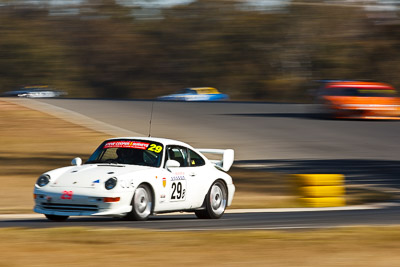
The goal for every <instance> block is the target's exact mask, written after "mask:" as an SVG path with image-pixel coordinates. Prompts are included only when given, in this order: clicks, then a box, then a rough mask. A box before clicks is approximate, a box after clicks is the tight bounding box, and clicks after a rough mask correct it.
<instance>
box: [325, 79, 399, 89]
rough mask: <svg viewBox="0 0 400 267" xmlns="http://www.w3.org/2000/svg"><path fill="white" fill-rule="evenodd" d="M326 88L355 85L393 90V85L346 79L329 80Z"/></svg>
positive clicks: (357, 86)
mask: <svg viewBox="0 0 400 267" xmlns="http://www.w3.org/2000/svg"><path fill="white" fill-rule="evenodd" d="M325 87H326V88H341V87H356V88H369V89H376V90H380V89H382V90H395V89H394V87H393V86H391V85H390V84H387V83H380V82H355V81H348V82H331V83H328V84H327V85H326V86H325Z"/></svg>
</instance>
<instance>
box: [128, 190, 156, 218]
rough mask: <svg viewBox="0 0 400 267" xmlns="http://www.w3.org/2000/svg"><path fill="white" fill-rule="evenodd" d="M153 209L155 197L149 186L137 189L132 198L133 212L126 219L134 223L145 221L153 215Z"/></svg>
mask: <svg viewBox="0 0 400 267" xmlns="http://www.w3.org/2000/svg"><path fill="white" fill-rule="evenodd" d="M152 207H153V196H152V194H151V190H150V188H149V186H147V185H140V186H139V187H138V188H136V191H135V194H134V195H133V198H132V211H131V212H129V213H128V215H126V219H128V220H132V221H145V220H147V219H148V218H149V216H150V214H151V209H152Z"/></svg>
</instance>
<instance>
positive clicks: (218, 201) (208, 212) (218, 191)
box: [194, 180, 228, 219]
mask: <svg viewBox="0 0 400 267" xmlns="http://www.w3.org/2000/svg"><path fill="white" fill-rule="evenodd" d="M204 202H205V209H203V210H195V211H194V213H195V214H196V216H197V218H199V219H219V218H221V217H222V215H224V212H225V209H226V205H227V203H228V190H227V189H226V186H225V184H224V183H223V182H222V181H220V180H218V181H216V182H214V183H213V185H212V186H211V188H210V190H209V191H208V193H207V195H206V198H205V200H204Z"/></svg>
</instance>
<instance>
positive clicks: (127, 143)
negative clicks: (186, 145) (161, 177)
mask: <svg viewBox="0 0 400 267" xmlns="http://www.w3.org/2000/svg"><path fill="white" fill-rule="evenodd" d="M163 149H164V147H163V145H162V144H161V143H158V142H152V141H142V140H125V139H122V140H108V141H105V142H104V143H103V144H101V146H100V147H99V148H98V149H96V151H95V152H94V153H93V155H92V156H90V158H89V160H88V161H87V162H86V163H85V164H93V163H107V164H128V165H141V166H150V167H160V165H161V160H162V154H163V153H162V152H163Z"/></svg>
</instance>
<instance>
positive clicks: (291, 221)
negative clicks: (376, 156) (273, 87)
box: [0, 205, 400, 231]
mask: <svg viewBox="0 0 400 267" xmlns="http://www.w3.org/2000/svg"><path fill="white" fill-rule="evenodd" d="M399 221H400V207H399V206H398V205H395V206H388V207H384V208H380V209H360V210H330V211H308V212H304V211H299V212H257V213H252V212H249V213H228V214H224V216H223V217H222V218H221V219H218V220H202V219H197V218H196V216H195V215H194V214H190V213H187V214H179V213H178V214H177V215H174V214H168V215H158V216H152V217H150V219H149V220H148V221H145V222H140V221H125V220H122V219H113V218H104V217H103V218H97V217H84V218H83V217H82V218H80V217H72V218H70V219H68V220H67V221H64V222H53V221H48V220H47V219H46V218H45V217H44V216H43V217H41V218H38V217H37V216H35V218H31V219H5V220H4V219H3V220H0V227H27V228H53V227H66V226H68V227H82V226H83V227H101V228H103V227H105V228H110V227H111V228H139V229H153V230H162V231H203V230H263V229H265V230H292V229H293V230H296V229H319V228H332V227H344V226H360V225H375V226H379V225H396V224H399Z"/></svg>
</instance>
